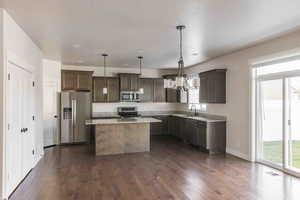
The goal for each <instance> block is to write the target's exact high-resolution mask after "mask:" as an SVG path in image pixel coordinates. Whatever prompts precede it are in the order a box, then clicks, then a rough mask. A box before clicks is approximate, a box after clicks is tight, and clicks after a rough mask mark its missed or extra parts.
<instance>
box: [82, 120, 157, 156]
mask: <svg viewBox="0 0 300 200" xmlns="http://www.w3.org/2000/svg"><path fill="white" fill-rule="evenodd" d="M158 122H161V120H158V119H154V118H150V117H149V118H138V117H137V118H129V119H126V118H125V119H95V120H87V121H86V125H88V126H92V140H91V143H92V144H91V145H92V147H93V152H94V153H95V155H97V156H99V155H114V154H124V153H136V152H149V151H150V123H158Z"/></svg>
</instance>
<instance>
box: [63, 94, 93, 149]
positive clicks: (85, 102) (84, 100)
mask: <svg viewBox="0 0 300 200" xmlns="http://www.w3.org/2000/svg"><path fill="white" fill-rule="evenodd" d="M90 118H91V93H90V92H62V93H61V138H60V139H61V141H60V143H61V144H68V143H83V142H87V141H88V139H89V137H90V128H89V127H88V126H86V125H85V120H87V119H90Z"/></svg>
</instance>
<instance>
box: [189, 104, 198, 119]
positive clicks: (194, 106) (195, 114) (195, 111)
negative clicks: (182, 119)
mask: <svg viewBox="0 0 300 200" xmlns="http://www.w3.org/2000/svg"><path fill="white" fill-rule="evenodd" d="M193 108H194V116H197V115H198V113H197V108H196V105H195V104H192V106H191V108H190V110H191V112H193Z"/></svg>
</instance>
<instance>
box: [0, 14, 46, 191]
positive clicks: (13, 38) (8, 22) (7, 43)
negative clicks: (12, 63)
mask: <svg viewBox="0 0 300 200" xmlns="http://www.w3.org/2000/svg"><path fill="white" fill-rule="evenodd" d="M1 14H3V21H2V22H3V26H1V28H3V45H1V47H3V52H4V56H7V54H8V53H9V52H10V53H13V54H14V55H15V56H16V57H17V58H18V59H20V60H22V62H23V63H26V64H27V65H26V66H28V67H27V68H28V69H27V70H29V71H31V72H32V73H33V76H34V78H35V83H36V84H35V85H36V88H35V97H34V104H35V108H34V109H35V116H36V127H35V152H36V154H35V155H36V160H37V159H38V158H39V157H40V156H41V155H42V154H43V145H42V144H43V137H42V131H43V123H42V117H43V115H42V114H43V112H42V111H43V87H42V85H43V84H42V83H43V73H42V57H43V55H42V52H41V50H40V49H39V48H38V47H37V46H36V45H35V44H34V42H33V41H32V40H31V39H30V38H29V37H28V36H27V34H26V33H25V32H24V31H23V30H22V29H21V28H20V27H19V26H18V25H17V24H16V23H15V21H14V20H13V19H12V18H11V17H10V16H9V15H8V13H7V12H6V11H5V10H2V11H1ZM1 49H2V48H1ZM2 63H3V72H4V74H1V75H2V76H1V78H3V79H4V80H6V71H7V70H6V68H7V66H6V59H4V60H3V62H2ZM29 66H30V67H29ZM1 72H2V70H1ZM5 85H6V81H4V87H3V88H4V90H5ZM4 94H5V91H4ZM3 96H5V95H2V97H3ZM3 106H4V108H5V107H6V106H5V102H4V104H3ZM1 113H2V116H1V117H5V112H1ZM1 121H2V120H1ZM4 130H5V129H4ZM2 149H3V148H2ZM2 161H3V159H2ZM1 183H2V187H1V188H2V191H3V188H4V184H3V179H2V181H1ZM1 195H2V196H3V192H2V193H1Z"/></svg>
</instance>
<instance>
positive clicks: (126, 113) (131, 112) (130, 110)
mask: <svg viewBox="0 0 300 200" xmlns="http://www.w3.org/2000/svg"><path fill="white" fill-rule="evenodd" d="M118 115H120V116H121V117H122V118H133V117H140V115H139V114H138V111H137V107H118Z"/></svg>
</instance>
